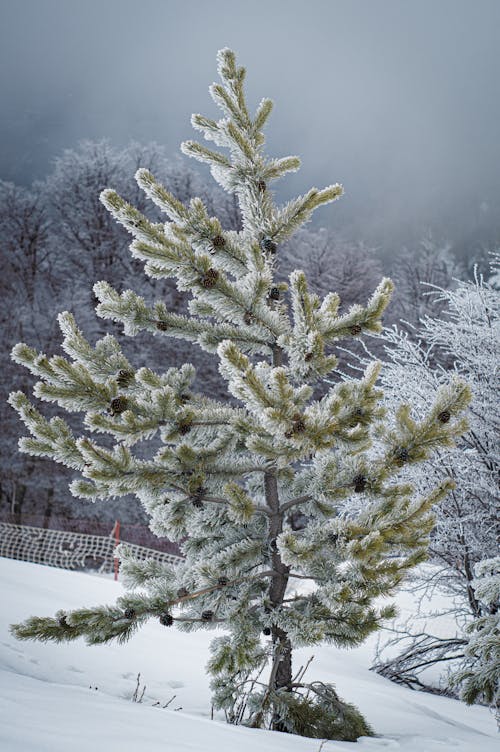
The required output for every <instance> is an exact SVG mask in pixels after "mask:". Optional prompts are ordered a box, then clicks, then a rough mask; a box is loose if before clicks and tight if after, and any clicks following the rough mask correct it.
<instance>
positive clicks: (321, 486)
mask: <svg viewBox="0 0 500 752" xmlns="http://www.w3.org/2000/svg"><path fill="white" fill-rule="evenodd" d="M218 64H219V74H220V76H221V79H222V84H213V86H212V87H211V89H210V91H211V94H212V98H213V99H214V101H215V103H216V104H217V105H218V106H219V107H220V108H221V109H222V112H223V117H222V119H221V120H219V121H214V120H211V119H208V118H206V117H203V116H201V115H194V116H193V118H192V123H193V126H194V127H195V128H196V129H198V130H200V131H201V132H202V133H203V134H204V136H205V138H206V139H207V140H209V141H213V142H214V144H215V146H216V147H217V150H211V149H208V148H207V147H205V146H203V145H200V144H198V143H196V142H193V141H188V142H186V143H184V144H183V145H182V150H183V152H184V153H185V154H187V155H189V156H192V157H195V158H196V159H198V160H200V161H201V162H204V163H207V164H209V165H210V168H211V171H212V175H213V176H214V178H215V179H216V180H217V181H218V182H219V183H220V184H221V185H222V186H223V188H225V190H227V191H228V192H230V193H233V194H235V195H236V197H237V200H238V202H239V206H240V209H241V214H242V217H243V227H242V230H241V231H240V232H236V231H227V230H225V229H223V227H222V226H221V224H220V222H219V220H218V219H216V218H212V217H210V216H209V215H208V213H207V211H206V209H205V206H204V204H203V203H202V202H201V201H200V200H199V199H193V200H192V201H191V202H190V204H189V206H185V205H184V204H182V203H181V202H180V201H178V200H177V199H176V198H175V197H174V196H173V195H171V194H170V193H169V192H168V191H167V190H165V189H164V188H163V187H162V186H161V185H159V184H158V183H157V182H156V181H155V179H154V177H153V176H152V175H151V174H150V173H149V172H148V171H146V170H144V169H140V170H139V171H138V173H137V175H136V178H137V182H138V184H139V186H140V187H141V188H142V189H143V190H144V191H145V193H146V194H147V196H149V198H150V199H151V200H152V201H153V202H154V203H155V204H157V205H158V206H159V207H160V208H161V209H162V210H163V211H164V212H165V213H166V215H167V217H168V219H169V221H168V222H167V223H166V224H153V223H151V222H150V221H148V220H147V218H146V217H145V216H144V215H143V214H141V213H140V212H139V211H138V210H137V209H135V208H134V207H133V206H131V205H129V204H127V203H126V202H125V201H124V200H123V199H122V198H120V196H119V195H117V194H116V193H115V192H114V191H112V190H106V191H104V193H103V194H102V201H103V203H104V205H105V206H106V207H107V208H108V209H109V211H110V212H111V213H112V214H113V215H114V216H115V218H116V219H117V220H118V221H119V222H120V223H121V224H122V225H124V226H125V227H126V228H127V229H128V230H129V231H130V233H131V234H132V235H133V238H134V239H133V242H132V244H131V250H132V255H133V256H134V257H135V258H138V259H141V260H143V261H145V271H146V273H147V274H148V275H150V276H151V277H154V278H163V277H173V278H175V279H176V284H177V286H178V289H179V290H180V291H182V292H189V293H191V296H192V297H191V300H190V301H189V315H180V314H174V313H171V312H169V311H168V310H167V308H166V306H165V305H164V304H163V303H161V302H157V303H156V304H155V305H154V306H152V307H151V306H148V305H147V303H146V301H145V300H144V299H143V298H141V297H139V296H138V295H136V294H134V293H133V292H131V291H130V290H127V291H125V292H123V293H119V292H118V291H116V290H114V289H113V287H112V286H111V285H110V284H108V283H104V282H98V283H97V284H96V285H95V288H94V290H95V293H96V296H97V297H98V299H99V301H100V302H99V305H98V306H97V313H98V315H99V316H101V317H103V318H106V319H111V320H113V321H115V322H121V323H123V325H124V331H125V334H128V335H134V334H135V333H137V332H139V331H140V330H147V331H149V332H151V333H152V334H154V335H156V336H160V337H161V336H170V337H177V338H180V339H183V340H188V341H190V342H194V343H198V345H200V346H201V347H202V348H203V349H204V350H205V351H207V352H208V353H217V355H218V358H219V361H220V372H221V374H222V376H223V377H224V378H225V380H226V381H227V385H228V392H229V396H228V399H227V401H225V402H220V401H217V400H216V399H214V398H213V397H211V396H210V395H206V394H202V393H196V392H195V391H194V390H193V388H192V382H193V379H194V376H195V373H194V368H193V367H192V366H191V365H190V364H189V363H186V364H184V365H183V366H182V367H181V368H178V369H177V368H169V369H168V370H166V371H165V372H162V373H155V372H153V371H152V370H150V369H148V368H146V367H143V368H139V369H135V368H134V367H133V366H132V365H131V364H130V363H129V362H128V361H127V359H126V358H125V356H124V355H123V353H122V351H121V349H120V346H119V344H118V342H117V341H116V339H114V338H113V337H111V336H107V337H105V338H104V339H102V340H100V341H99V342H97V344H96V345H95V347H92V346H91V344H89V342H87V340H86V339H85V338H84V336H83V334H82V332H81V331H80V330H79V329H78V328H77V326H76V323H75V321H74V319H73V317H72V316H71V315H70V314H68V313H63V314H62V315H61V316H60V318H59V321H60V326H61V330H62V332H63V335H64V339H63V349H64V351H65V353H66V356H67V357H65V356H54V357H52V358H50V359H49V358H47V357H46V356H45V355H44V354H38V353H37V352H36V351H35V350H33V349H32V348H30V347H28V346H27V345H25V344H19V345H17V346H16V347H15V348H14V351H13V357H14V359H15V360H16V361H17V362H18V363H20V364H22V365H24V366H26V367H27V368H28V369H29V370H30V371H31V372H32V373H33V374H34V375H35V376H37V377H38V378H39V379H40V380H39V381H38V383H37V384H36V386H35V390H34V392H35V395H36V396H37V397H38V398H40V399H41V400H45V401H48V402H56V403H57V404H58V405H59V406H61V407H63V408H65V409H66V410H68V411H70V412H80V413H83V414H84V427H85V429H86V433H85V435H83V436H82V437H80V438H77V437H76V436H75V435H74V434H73V432H72V431H71V429H70V428H69V426H68V425H67V423H65V422H64V421H63V420H62V419H61V418H60V417H56V418H53V419H52V420H50V421H47V420H45V419H44V417H43V416H42V414H41V413H40V412H38V410H37V409H36V408H35V407H34V406H33V405H32V404H31V403H30V402H29V400H28V399H27V397H26V396H25V395H24V394H23V393H21V392H16V393H13V394H12V395H11V398H10V402H11V404H12V405H13V407H14V408H15V409H16V410H17V411H18V412H19V414H20V417H21V419H22V420H23V421H24V423H25V424H26V426H27V428H28V429H29V431H30V434H31V436H30V437H26V438H23V439H21V441H20V448H21V451H24V452H28V453H31V454H36V455H40V456H44V457H50V458H52V459H54V460H56V461H58V462H62V463H64V464H66V465H67V466H69V467H71V468H73V469H74V470H75V471H77V472H78V473H79V475H80V476H81V477H79V479H77V480H75V481H74V482H73V483H72V485H71V490H72V493H73V494H74V495H76V496H78V497H82V498H87V499H90V500H95V499H109V498H113V497H116V496H121V495H124V494H128V493H130V492H133V493H134V494H135V495H136V496H137V498H138V499H139V500H140V501H141V502H142V504H143V505H144V506H145V508H146V510H147V511H148V513H149V514H150V516H151V529H152V530H153V531H154V532H155V533H156V534H157V535H159V536H168V537H170V538H173V539H175V540H177V541H179V543H180V545H181V547H182V551H183V554H184V556H185V559H184V561H183V562H182V563H181V564H180V565H179V566H177V567H174V566H166V565H160V564H158V563H156V562H153V561H149V562H140V561H136V560H134V558H133V557H132V556H131V554H130V551H127V548H126V546H123V547H122V550H121V567H122V572H123V574H124V576H125V578H126V582H127V584H128V585H129V587H130V590H131V592H130V593H129V594H127V595H125V596H123V597H122V598H120V599H119V600H118V601H117V603H116V604H115V605H112V606H106V607H96V608H85V609H78V610H75V611H72V612H69V613H63V612H59V613H58V614H56V616H55V617H54V618H41V617H31V618H29V619H28V620H27V621H25V622H24V623H22V624H17V625H14V626H13V632H14V634H15V635H16V636H17V637H18V638H20V639H40V640H56V641H64V640H73V639H76V638H78V637H80V636H84V637H85V638H86V640H87V642H88V643H90V644H96V643H102V642H106V641H109V640H112V639H117V640H119V641H124V640H126V639H127V638H129V637H130V635H132V634H133V632H134V631H135V630H136V629H137V628H138V627H140V626H141V625H142V624H144V622H145V621H146V620H147V619H150V618H157V619H159V621H160V623H161V624H163V625H165V626H166V627H170V626H171V625H175V626H177V627H178V628H180V629H182V630H184V631H192V630H195V629H200V628H202V629H217V628H220V627H224V629H225V630H226V634H225V635H224V636H217V637H216V638H215V640H214V642H213V651H212V655H211V658H210V660H209V664H208V668H209V672H210V674H211V676H212V687H213V690H214V705H215V707H216V708H219V709H223V710H225V712H226V716H227V717H228V719H229V720H230V721H232V722H235V723H238V722H245V723H248V724H250V725H252V726H255V727H262V726H269V727H271V728H274V729H278V730H286V731H291V732H296V733H302V734H304V735H309V736H318V737H323V738H324V737H328V738H341V739H356V738H357V737H358V736H359V735H361V734H367V733H370V729H369V727H368V725H367V724H366V723H365V721H364V720H363V719H362V717H361V716H360V714H359V713H358V711H356V709H355V708H354V707H353V706H351V705H348V704H346V703H343V702H342V701H341V700H340V699H339V698H338V696H337V694H336V692H335V690H334V688H333V686H332V685H324V684H321V683H318V682H312V683H305V682H304V680H303V677H302V676H299V677H295V678H294V677H293V673H292V650H293V648H294V647H296V646H300V645H313V644H317V643H319V642H322V641H327V642H333V643H335V644H337V645H341V646H352V645H356V644H359V643H360V642H361V641H363V640H364V639H365V637H366V636H367V635H368V634H370V633H371V632H372V631H373V630H375V629H377V628H378V627H379V626H380V625H381V623H382V621H383V620H384V619H385V618H388V617H389V616H390V615H391V614H393V612H394V610H393V607H392V606H385V607H382V608H380V607H378V606H375V605H374V599H375V598H377V597H378V596H381V595H388V594H391V593H392V592H393V591H394V589H395V588H396V586H397V585H398V584H399V583H400V582H401V580H402V579H403V577H404V576H405V573H406V572H407V571H408V570H409V569H410V568H411V567H413V566H414V565H415V564H417V563H418V562H420V561H421V560H422V559H423V558H424V557H425V555H426V549H427V543H428V534H429V531H430V529H431V527H432V507H433V505H434V504H435V503H436V502H437V501H439V500H440V499H441V498H443V496H444V495H445V494H446V493H447V491H448V490H449V489H450V488H451V487H452V481H450V480H444V481H442V482H441V483H439V484H438V485H437V486H436V487H435V488H433V489H432V491H431V492H430V493H428V494H426V495H425V496H424V497H416V496H415V495H414V494H413V488H412V486H411V485H410V484H408V483H407V482H405V481H404V477H403V478H400V479H399V480H398V477H399V476H404V473H405V468H406V467H407V466H409V465H412V464H414V463H421V462H422V461H423V460H425V459H426V458H427V457H428V456H429V455H430V454H431V453H432V451H433V450H434V449H435V448H437V447H441V446H443V445H449V444H452V443H453V437H454V436H457V435H459V434H461V433H462V432H463V431H464V430H465V422H464V420H463V418H461V417H460V413H461V412H462V411H463V409H464V408H465V406H466V404H467V402H468V400H469V393H468V388H467V386H465V385H464V384H463V383H462V382H461V381H459V380H458V379H454V380H452V381H451V382H450V383H449V384H447V385H445V386H443V387H442V388H441V389H440V390H439V391H438V393H437V394H436V396H435V401H434V402H433V404H431V405H430V406H429V410H428V412H427V414H426V415H425V416H424V417H423V418H422V419H421V420H419V421H418V422H417V421H414V420H413V419H412V418H411V415H410V408H409V406H408V405H402V406H401V407H400V408H399V409H398V410H397V412H396V413H395V415H394V416H393V417H392V418H391V419H390V420H389V419H387V420H386V419H385V418H384V411H383V409H382V408H381V405H380V400H381V397H382V393H381V392H380V390H379V389H377V387H376V380H377V376H378V373H379V369H380V364H379V363H372V364H371V365H370V366H369V367H368V368H367V369H366V372H365V373H364V375H363V377H362V378H360V379H359V380H353V379H345V380H340V381H337V382H336V383H334V384H332V385H331V386H330V387H329V388H328V389H327V391H326V393H325V390H324V389H323V387H324V383H323V379H324V378H325V377H327V376H328V375H329V374H331V373H332V371H333V370H334V369H335V368H336V365H337V358H336V357H335V355H334V353H333V347H334V346H335V344H336V343H337V342H338V341H339V340H341V339H344V338H349V337H359V335H360V334H362V333H363V332H377V331H379V330H380V329H381V316H382V313H383V311H384V309H385V307H386V306H387V303H388V302H389V298H390V295H391V292H392V287H393V286H392V283H391V281H390V280H389V279H384V280H382V282H381V283H380V285H379V286H378V288H377V289H376V290H375V292H374V293H373V296H372V297H371V299H370V300H369V301H368V303H367V304H366V306H364V307H363V306H361V305H355V306H353V307H351V308H350V309H349V310H348V311H347V312H346V313H344V314H342V315H340V314H339V311H338V309H339V304H340V301H339V298H338V296H337V295H336V294H334V293H329V294H327V295H326V296H325V297H324V298H323V299H322V300H321V299H320V298H319V297H318V296H317V295H315V294H312V293H310V291H309V290H308V285H307V281H306V276H305V274H304V272H303V271H300V270H295V271H294V272H293V273H292V274H290V277H289V283H288V284H285V283H283V282H282V283H276V282H275V279H274V273H275V270H276V268H277V265H278V261H279V246H280V244H282V243H283V242H284V241H286V239H287V238H289V237H290V236H291V235H292V234H293V233H294V232H295V231H296V230H297V229H298V228H300V227H301V226H302V225H303V224H304V223H305V222H306V221H307V220H308V219H309V218H310V217H311V215H312V213H313V211H314V210H315V209H316V208H317V207H319V206H321V205H323V204H326V203H329V202H331V201H335V200H336V199H338V198H339V197H340V195H341V194H342V188H341V186H339V185H332V186H329V187H327V188H325V189H323V190H318V189H316V188H312V189H311V190H310V191H308V192H307V193H306V194H305V195H304V196H301V197H299V198H297V199H294V200H292V201H290V202H289V203H287V204H286V205H284V206H281V207H280V206H277V205H276V204H275V202H274V200H273V194H272V192H271V190H270V184H271V183H272V181H273V180H275V179H277V178H279V177H281V176H282V175H284V174H285V173H287V172H290V171H294V170H297V169H298V167H299V160H298V158H297V157H286V158H281V159H268V158H266V157H265V156H264V154H263V145H264V136H263V133H262V129H263V126H264V124H265V123H266V121H267V119H268V117H269V114H270V112H271V108H272V102H271V101H270V100H269V99H263V100H262V101H261V102H260V104H259V106H258V108H257V111H256V113H255V115H254V116H253V117H251V115H250V113H249V111H248V109H247V104H246V101H245V96H244V90H243V82H244V76H245V71H244V69H243V68H241V67H238V66H237V65H236V62H235V56H234V53H233V52H231V51H230V50H227V49H225V50H222V51H221V52H219V55H218ZM220 147H227V148H228V149H229V153H228V155H226V154H222V153H221V152H220V151H219V150H218V149H219V148H220ZM318 387H321V389H323V396H318V391H319V392H320V393H321V389H318ZM445 412H446V413H447V414H449V420H447V421H443V420H442V419H441V417H440V416H442V415H443V414H444V413H445ZM99 434H103V435H104V438H103V439H102V441H99V440H98V435H99ZM154 438H155V439H156V441H158V438H159V439H160V446H159V448H158V444H155V442H154V441H153V439H154ZM148 447H150V451H149V454H148ZM297 512H300V513H301V520H302V521H303V522H302V524H300V525H298V524H297V520H296V518H297V515H296V513H297ZM304 581H305V582H306V583H307V584H308V588H307V589H305V588H301V587H300V585H303V584H304ZM266 638H267V639H266ZM167 639H168V638H167ZM266 667H267V668H268V674H266V673H265V671H266Z"/></svg>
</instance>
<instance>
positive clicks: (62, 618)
mask: <svg viewBox="0 0 500 752" xmlns="http://www.w3.org/2000/svg"><path fill="white" fill-rule="evenodd" d="M57 623H58V624H59V626H60V627H63V628H65V627H69V624H68V622H67V621H66V614H63V615H62V616H60V617H59V618H58V620H57Z"/></svg>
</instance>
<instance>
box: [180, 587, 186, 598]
mask: <svg viewBox="0 0 500 752" xmlns="http://www.w3.org/2000/svg"><path fill="white" fill-rule="evenodd" d="M186 595H189V592H188V590H187V588H185V587H181V588H179V590H178V591H177V597H178V598H185V597H186Z"/></svg>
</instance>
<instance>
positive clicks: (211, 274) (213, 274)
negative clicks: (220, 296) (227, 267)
mask: <svg viewBox="0 0 500 752" xmlns="http://www.w3.org/2000/svg"><path fill="white" fill-rule="evenodd" d="M218 279H219V272H218V271H217V269H207V271H206V272H205V274H204V275H203V277H202V278H201V280H200V282H201V284H202V286H203V287H205V289H207V290H209V289H210V288H211V287H215V284H216V282H217V280H218Z"/></svg>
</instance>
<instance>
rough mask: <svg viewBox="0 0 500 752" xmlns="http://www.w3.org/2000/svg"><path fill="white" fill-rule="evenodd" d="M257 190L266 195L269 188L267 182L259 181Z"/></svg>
mask: <svg viewBox="0 0 500 752" xmlns="http://www.w3.org/2000/svg"><path fill="white" fill-rule="evenodd" d="M257 188H258V190H259V191H260V192H261V193H264V191H265V190H266V188H267V185H266V182H265V180H259V182H258V183H257Z"/></svg>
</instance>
